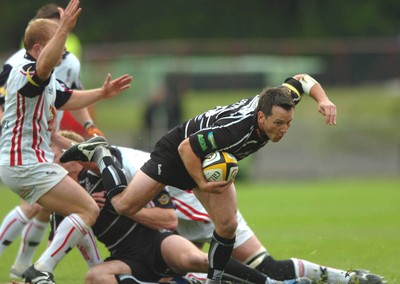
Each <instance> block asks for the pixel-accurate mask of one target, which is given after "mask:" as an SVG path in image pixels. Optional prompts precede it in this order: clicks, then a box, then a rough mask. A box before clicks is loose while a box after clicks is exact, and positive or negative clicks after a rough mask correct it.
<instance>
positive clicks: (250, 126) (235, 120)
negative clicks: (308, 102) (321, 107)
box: [182, 78, 303, 160]
mask: <svg viewBox="0 0 400 284" xmlns="http://www.w3.org/2000/svg"><path fill="white" fill-rule="evenodd" d="M285 84H286V85H290V87H291V88H290V89H291V90H290V91H291V95H292V97H293V101H294V102H295V103H298V102H299V100H300V99H301V95H299V94H302V93H303V89H302V87H301V84H300V83H299V82H298V81H297V80H295V79H293V78H289V79H287V80H286V81H285ZM292 88H293V89H292ZM294 90H297V92H296V91H294ZM258 101H259V95H257V96H255V97H253V98H248V99H243V100H240V101H238V102H236V103H234V104H231V105H227V106H218V107H216V108H214V109H211V110H209V111H206V112H205V113H202V114H200V115H198V116H196V117H194V118H193V119H191V120H189V121H187V122H186V123H184V125H183V126H182V127H183V133H184V136H185V137H184V138H188V137H189V141H190V145H191V146H192V149H193V151H194V152H195V153H196V155H197V156H198V157H200V158H204V157H205V156H207V155H208V154H209V153H212V152H215V151H226V152H229V153H231V154H232V155H234V156H235V157H236V159H237V160H241V159H243V158H245V157H247V156H249V155H250V154H252V153H254V152H256V151H257V150H258V149H260V148H261V147H263V146H264V145H265V144H266V143H267V142H268V141H269V138H268V137H267V136H264V137H259V136H258V134H257V133H256V129H257V114H256V112H255V110H256V108H257V106H258Z"/></svg>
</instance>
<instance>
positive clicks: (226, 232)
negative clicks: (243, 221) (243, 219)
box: [215, 218, 238, 239]
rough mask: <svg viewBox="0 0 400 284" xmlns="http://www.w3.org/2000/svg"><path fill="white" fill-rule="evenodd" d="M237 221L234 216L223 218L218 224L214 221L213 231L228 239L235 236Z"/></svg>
mask: <svg viewBox="0 0 400 284" xmlns="http://www.w3.org/2000/svg"><path fill="white" fill-rule="evenodd" d="M237 226H238V222H237V219H236V218H229V219H225V220H224V221H222V222H219V223H218V224H217V223H215V231H216V232H217V234H218V235H219V236H221V237H224V238H227V239H230V238H232V237H233V236H235V233H236V229H237Z"/></svg>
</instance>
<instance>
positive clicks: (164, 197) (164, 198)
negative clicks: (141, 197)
mask: <svg viewBox="0 0 400 284" xmlns="http://www.w3.org/2000/svg"><path fill="white" fill-rule="evenodd" d="M169 201H170V198H169V195H168V194H163V195H161V196H160V198H158V202H160V204H161V205H166V204H168V203H169Z"/></svg>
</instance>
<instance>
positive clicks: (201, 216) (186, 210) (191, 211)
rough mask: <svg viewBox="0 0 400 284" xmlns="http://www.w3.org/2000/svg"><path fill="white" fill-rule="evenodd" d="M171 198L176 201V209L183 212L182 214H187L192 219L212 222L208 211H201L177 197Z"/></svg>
mask: <svg viewBox="0 0 400 284" xmlns="http://www.w3.org/2000/svg"><path fill="white" fill-rule="evenodd" d="M171 199H172V201H173V202H174V205H175V207H176V209H178V210H179V211H180V212H182V214H184V215H185V216H187V217H189V218H190V219H191V220H193V221H202V222H205V223H210V217H209V216H208V214H207V213H203V212H200V211H198V210H197V209H196V208H194V207H192V206H190V205H188V204H186V203H184V202H183V201H181V200H179V199H177V198H175V197H171Z"/></svg>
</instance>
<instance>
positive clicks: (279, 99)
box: [256, 87, 295, 116]
mask: <svg viewBox="0 0 400 284" xmlns="http://www.w3.org/2000/svg"><path fill="white" fill-rule="evenodd" d="M259 97H260V98H259V100H258V105H257V108H256V113H257V112H259V111H262V112H263V113H264V114H265V116H270V115H271V114H272V107H273V106H279V107H281V108H283V109H285V110H287V111H289V110H291V109H293V108H294V107H295V104H294V102H293V99H292V96H291V95H290V91H289V89H287V88H285V87H275V88H270V87H267V88H264V89H263V90H262V92H261V93H260V94H259Z"/></svg>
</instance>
